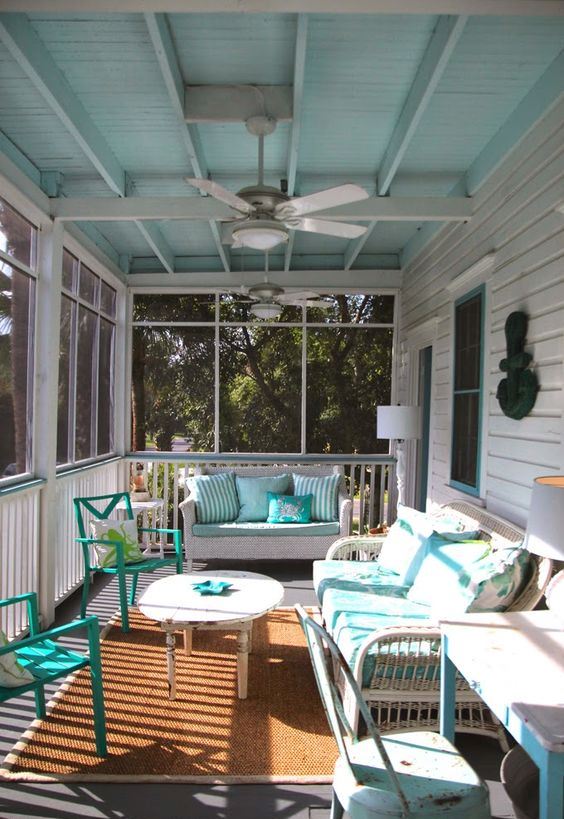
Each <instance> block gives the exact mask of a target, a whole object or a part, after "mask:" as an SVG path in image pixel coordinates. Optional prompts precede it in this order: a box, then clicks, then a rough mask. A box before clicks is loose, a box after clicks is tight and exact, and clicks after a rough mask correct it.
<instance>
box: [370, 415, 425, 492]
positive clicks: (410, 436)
mask: <svg viewBox="0 0 564 819" xmlns="http://www.w3.org/2000/svg"><path fill="white" fill-rule="evenodd" d="M376 437H377V438H389V439H390V440H393V441H395V442H396V460H397V464H396V478H397V482H398V503H404V489H405V449H404V447H405V441H407V440H415V439H417V438H421V408H420V407H402V406H401V405H400V404H397V405H392V406H389V407H378V409H377V411H376Z"/></svg>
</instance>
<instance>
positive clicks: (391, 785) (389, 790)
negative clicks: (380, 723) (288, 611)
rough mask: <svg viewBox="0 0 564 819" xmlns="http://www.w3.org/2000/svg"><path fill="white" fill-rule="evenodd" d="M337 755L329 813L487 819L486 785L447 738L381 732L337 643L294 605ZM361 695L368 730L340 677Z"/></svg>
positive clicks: (378, 818)
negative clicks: (351, 717)
mask: <svg viewBox="0 0 564 819" xmlns="http://www.w3.org/2000/svg"><path fill="white" fill-rule="evenodd" d="M296 609H297V612H298V616H299V619H300V622H301V624H302V628H303V630H304V632H305V635H306V639H307V644H308V648H309V652H310V656H311V660H312V664H313V669H314V672H315V677H316V680H317V686H318V688H319V693H320V694H321V700H322V702H323V706H324V708H325V713H326V714H327V719H328V720H329V724H330V726H331V730H332V732H333V735H334V737H335V740H336V742H337V746H338V749H339V759H338V760H337V762H336V764H335V771H334V774H333V804H332V806H331V819H340V817H341V816H342V815H343V813H344V812H345V811H346V812H347V813H348V815H349V816H350V817H351V819H400V817H427V819H446V817H449V819H490V817H491V813H490V809H489V796H488V789H487V786H486V785H485V783H484V782H482V781H481V780H480V779H479V778H478V776H477V775H476V774H475V773H474V771H473V770H472V768H471V767H470V765H468V763H467V762H465V761H464V759H463V758H462V757H461V755H460V754H459V753H458V751H457V750H456V748H454V746H453V745H451V744H450V742H448V741H447V740H445V739H444V737H441V736H440V735H439V734H434V733H432V732H431V731H411V732H405V733H397V734H392V735H390V736H387V737H386V736H385V737H382V736H380V733H379V731H378V729H377V727H376V725H375V723H374V721H373V719H372V717H371V715H370V711H369V709H368V707H367V705H366V703H365V702H364V699H363V698H362V694H361V692H360V689H359V687H358V685H357V683H356V681H355V679H354V677H353V675H352V674H351V671H350V669H349V667H348V665H347V663H346V662H345V659H344V658H343V655H342V654H341V652H340V650H339V648H338V647H337V645H336V644H335V643H334V642H333V640H332V639H331V637H330V636H329V634H327V632H326V631H325V629H324V628H323V626H321V625H320V624H319V623H317V622H316V621H315V620H314V619H313V618H312V617H310V616H309V615H308V614H307V612H306V611H305V610H304V609H303V608H302V607H301V606H296ZM342 677H343V678H344V680H345V682H346V685H347V686H348V687H349V689H350V692H351V693H352V695H353V696H354V697H356V699H357V701H358V708H359V710H360V715H361V717H362V718H363V720H364V722H365V725H366V729H367V736H366V737H364V738H361V737H359V736H358V734H357V732H356V731H355V730H353V728H352V727H351V725H350V723H349V721H348V720H347V717H346V714H345V708H344V704H343V700H342V695H341V692H340V688H339V685H338V684H337V680H339V681H340V680H341V678H342Z"/></svg>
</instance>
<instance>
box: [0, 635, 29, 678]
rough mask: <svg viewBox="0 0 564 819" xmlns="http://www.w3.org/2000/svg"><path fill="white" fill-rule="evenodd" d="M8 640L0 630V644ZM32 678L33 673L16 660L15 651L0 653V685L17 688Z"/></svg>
mask: <svg viewBox="0 0 564 819" xmlns="http://www.w3.org/2000/svg"><path fill="white" fill-rule="evenodd" d="M8 642H9V641H8V638H7V637H6V635H5V634H4V632H3V631H2V630H0V646H7V645H8ZM33 679H34V677H33V674H31V672H29V671H28V670H27V668H24V667H23V665H22V664H21V663H20V662H19V661H18V658H17V657H16V654H15V652H13V651H11V652H10V653H9V654H0V686H4V687H5V688H18V687H19V686H20V685H26V683H29V682H32V680H33Z"/></svg>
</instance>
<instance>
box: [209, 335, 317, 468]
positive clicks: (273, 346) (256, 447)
mask: <svg viewBox="0 0 564 819" xmlns="http://www.w3.org/2000/svg"><path fill="white" fill-rule="evenodd" d="M301 344H302V330H301V328H297V327H292V328H284V327H268V326H263V325H253V326H251V327H223V328H221V329H220V370H219V373H220V374H219V383H220V397H219V440H220V448H221V450H222V451H224V452H299V451H300V445H301V440H300V439H301V401H300V398H299V396H300V394H301Z"/></svg>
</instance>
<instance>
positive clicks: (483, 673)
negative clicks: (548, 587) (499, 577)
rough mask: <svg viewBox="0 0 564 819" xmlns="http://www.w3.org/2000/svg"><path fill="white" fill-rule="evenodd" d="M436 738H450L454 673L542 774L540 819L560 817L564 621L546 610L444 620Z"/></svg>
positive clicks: (563, 797)
mask: <svg viewBox="0 0 564 819" xmlns="http://www.w3.org/2000/svg"><path fill="white" fill-rule="evenodd" d="M441 630H442V635H443V637H442V639H443V647H442V666H441V733H442V734H443V736H446V737H447V738H448V739H450V740H451V741H452V740H453V739H454V680H455V670H456V668H457V669H458V670H459V671H460V673H461V674H462V675H463V676H464V677H465V678H466V679H467V680H468V683H469V684H470V686H471V687H472V688H473V689H474V691H476V692H477V693H478V694H479V695H480V696H481V697H482V699H483V700H485V702H486V703H487V705H488V706H489V707H490V708H491V710H492V711H493V712H494V714H495V715H496V716H497V717H498V718H499V719H500V720H501V722H502V723H503V725H504V726H505V727H506V728H507V730H508V731H509V732H510V733H511V734H512V735H513V737H514V738H515V740H516V741H517V742H518V743H519V744H520V745H521V746H522V747H523V748H524V749H525V751H526V752H527V753H528V754H529V756H530V757H531V759H532V760H533V761H534V762H535V764H536V765H537V766H538V768H539V773H540V798H539V808H540V813H539V816H540V819H563V817H564V622H563V621H562V620H559V619H558V618H557V617H556V616H555V614H554V612H551V611H524V612H509V613H506V614H505V613H488V614H466V615H461V616H460V618H457V619H456V620H454V619H451V620H442V621H441Z"/></svg>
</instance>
